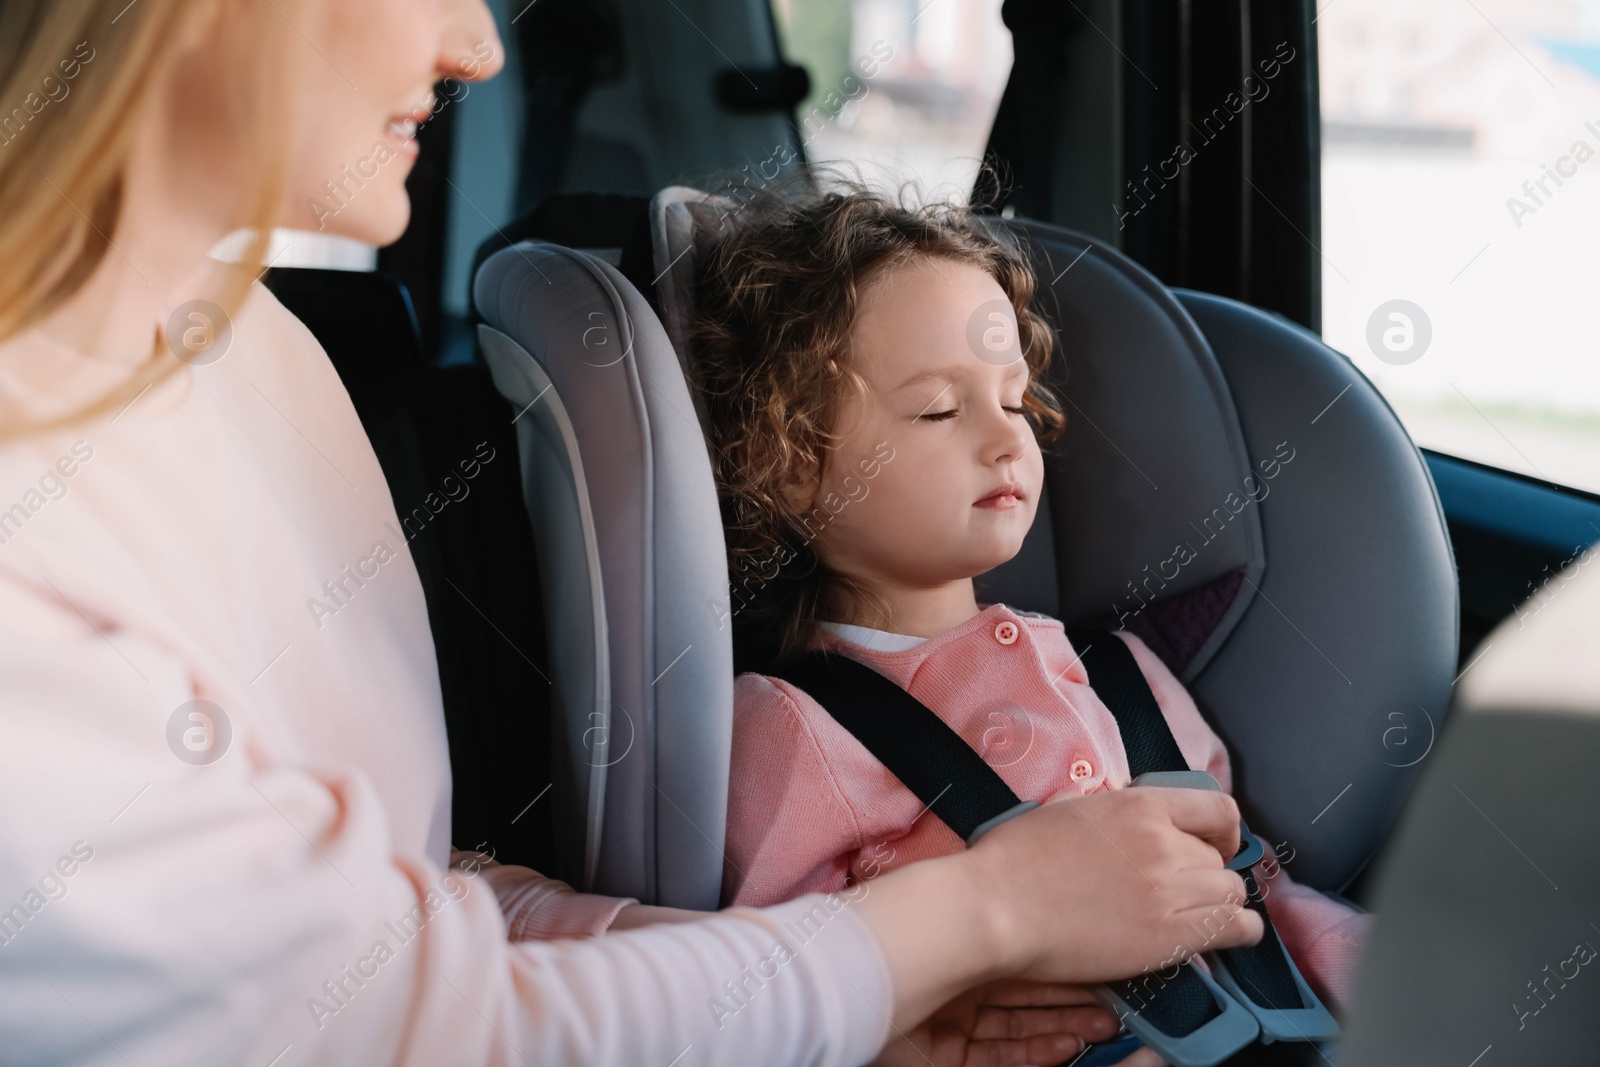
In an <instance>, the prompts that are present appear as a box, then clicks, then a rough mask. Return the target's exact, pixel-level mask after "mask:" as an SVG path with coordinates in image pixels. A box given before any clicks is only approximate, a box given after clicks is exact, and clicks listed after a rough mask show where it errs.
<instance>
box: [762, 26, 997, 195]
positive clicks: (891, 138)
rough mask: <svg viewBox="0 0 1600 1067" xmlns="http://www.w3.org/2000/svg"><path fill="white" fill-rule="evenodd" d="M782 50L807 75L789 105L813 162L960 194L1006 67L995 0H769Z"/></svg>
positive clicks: (968, 182)
mask: <svg viewBox="0 0 1600 1067" xmlns="http://www.w3.org/2000/svg"><path fill="white" fill-rule="evenodd" d="M773 9H774V12H775V13H776V15H777V19H778V25H779V30H780V35H781V37H782V40H783V49H784V54H785V56H786V57H787V58H788V59H789V61H790V62H793V63H799V64H800V65H802V66H804V67H805V68H806V69H807V70H808V71H810V73H811V95H810V96H809V97H807V98H806V100H805V101H803V102H802V103H801V105H800V107H799V108H798V116H797V118H798V121H799V130H800V140H801V141H802V142H803V143H804V144H805V150H806V156H807V158H808V159H810V160H812V161H813V162H820V161H824V160H846V161H850V162H854V163H856V164H858V165H859V166H860V167H861V170H862V175H863V177H866V178H867V179H869V180H870V181H872V182H874V183H875V184H879V185H883V186H886V187H890V188H893V187H895V186H897V185H898V184H899V183H900V181H902V180H904V179H915V180H916V181H917V182H918V183H919V184H920V185H921V187H922V189H923V190H924V192H926V193H928V194H930V195H934V196H939V197H946V198H950V199H956V200H965V199H966V198H967V196H968V195H969V194H970V192H971V191H972V184H973V179H974V178H975V177H976V176H977V173H978V165H979V162H980V160H981V159H982V158H983V151H984V147H985V146H986V145H987V143H988V139H989V128H990V126H991V125H992V124H993V122H994V114H995V109H996V108H997V107H998V106H999V103H1000V94H1001V93H1002V92H1003V91H1004V90H1005V83H1006V78H1007V76H1008V75H1009V74H1010V71H1011V34H1010V31H1008V30H1007V29H1006V28H1005V26H1004V25H1003V24H1002V23H1001V21H1000V0H774V5H773Z"/></svg>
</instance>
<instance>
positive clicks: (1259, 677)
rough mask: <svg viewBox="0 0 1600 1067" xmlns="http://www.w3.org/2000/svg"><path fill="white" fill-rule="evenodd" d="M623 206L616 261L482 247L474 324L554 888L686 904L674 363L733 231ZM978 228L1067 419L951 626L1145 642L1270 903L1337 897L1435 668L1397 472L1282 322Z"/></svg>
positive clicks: (688, 372)
mask: <svg viewBox="0 0 1600 1067" xmlns="http://www.w3.org/2000/svg"><path fill="white" fill-rule="evenodd" d="M630 210H633V211H636V212H638V220H637V224H636V225H635V227H634V228H633V229H632V230H631V231H630V232H632V233H634V234H635V238H634V240H633V241H632V242H630V246H629V247H625V248H616V247H610V248H603V249H589V250H584V249H581V248H574V247H569V246H567V245H559V244H554V243H549V242H544V241H539V240H522V241H518V242H517V243H515V244H510V245H509V246H508V247H504V248H501V249H499V250H498V251H495V252H493V254H491V255H488V256H487V257H486V258H485V259H484V260H483V262H482V264H481V266H480V268H479V269H478V271H477V272H476V275H475V277H474V282H473V303H474V310H475V314H476V315H477V316H479V318H480V324H479V326H478V335H479V342H480V346H481V348H482V351H483V354H484V357H485V359H486V360H487V362H488V365H489V367H490V370H491V372H492V374H493V377H494V381H495V385H496V387H497V388H498V389H499V391H500V392H501V393H502V394H503V395H504V396H505V397H506V398H507V400H508V401H509V402H510V405H511V409H510V410H511V413H512V416H513V418H514V419H515V423H516V428H517V433H518V442H519V448H520V450H521V461H522V473H523V483H524V489H525V497H526V502H527V505H528V510H529V516H530V519H531V520H532V523H533V526H534V531H535V541H536V543H537V545H538V554H539V560H540V571H541V576H542V587H543V589H544V594H545V605H544V609H545V616H546V629H547V633H548V635H549V638H548V639H549V641H550V652H551V656H550V659H551V666H552V671H553V675H552V683H553V687H554V706H553V718H554V721H555V725H554V729H555V733H556V737H555V740H554V746H555V756H554V760H555V763H556V789H555V790H554V793H553V795H554V799H555V802H556V804H557V812H556V815H557V820H558V827H559V828H562V829H560V830H558V832H559V833H563V834H564V835H565V836H562V837H558V841H557V850H558V864H557V873H558V874H559V875H560V876H562V877H563V878H566V879H568V880H569V881H572V882H573V883H574V884H576V885H579V886H581V887H582V888H584V889H588V890H591V891H595V892H603V893H613V894H621V895H629V896H635V897H638V898H639V899H641V900H643V901H646V902H650V903H660V904H667V905H674V906H679V907H688V908H701V909H713V908H715V907H717V906H718V903H719V890H720V886H721V882H722V868H723V859H722V855H721V849H722V844H723V831H724V822H725V815H726V797H727V775H728V752H729V743H730V726H731V699H732V681H733V650H732V641H731V627H730V620H729V606H728V605H729V588H728V573H727V565H726V560H725V555H724V543H723V536H722V528H721V523H720V512H719V509H718V506H717V500H716V494H715V489H714V485H713V482H712V473H711V464H710V459H709V455H708V449H709V446H708V443H707V437H706V435H705V433H704V431H703V423H702V414H701V410H700V408H699V406H698V405H697V403H696V398H695V395H694V392H693V389H692V387H691V384H692V382H693V380H694V361H693V358H692V353H691V352H690V351H689V350H688V348H687V346H686V344H685V343H684V341H685V330H686V324H687V322H688V319H689V315H690V314H691V312H692V294H693V278H694V272H695V269H696V263H697V261H698V259H699V256H700V255H701V254H702V253H703V252H704V250H705V248H707V247H708V246H709V244H710V242H712V241H714V240H715V239H716V238H717V236H718V234H719V232H721V228H722V227H723V226H726V225H729V224H732V223H735V222H736V217H737V215H736V211H735V212H731V213H730V211H729V209H728V206H727V205H726V204H722V203H719V202H718V201H716V200H714V199H712V198H709V197H707V196H706V195H705V194H703V193H699V192H697V191H695V190H691V189H687V188H683V187H673V188H669V189H665V190H662V191H661V192H660V193H658V194H657V195H656V196H655V197H654V198H653V199H651V201H650V202H649V204H648V211H647V212H642V211H639V206H637V205H636V206H635V207H634V208H632V209H630ZM730 214H731V215H732V216H733V217H732V218H731V219H730V218H725V217H724V216H728V215H730ZM987 224H988V225H990V226H991V227H992V228H993V231H994V232H995V233H996V234H997V235H998V236H1001V237H1002V238H1003V239H1006V240H1010V241H1014V242H1016V243H1017V245H1018V246H1019V247H1020V248H1022V249H1023V250H1024V251H1025V252H1026V254H1027V255H1028V256H1029V258H1030V260H1031V261H1032V262H1033V264H1034V267H1035V271H1036V273H1037V275H1038V278H1039V292H1038V297H1037V302H1036V307H1037V308H1038V310H1039V311H1040V312H1041V313H1042V314H1043V315H1044V316H1045V317H1046V318H1047V319H1048V320H1049V321H1050V323H1051V324H1052V326H1053V327H1054V328H1055V330H1056V332H1057V335H1058V337H1059V341H1060V344H1059V352H1060V357H1059V358H1058V359H1057V360H1056V361H1055V366H1054V369H1053V375H1054V377H1053V383H1054V384H1055V385H1056V387H1057V390H1058V392H1059V394H1060V395H1061V396H1062V397H1063V398H1064V402H1065V405H1064V406H1065V409H1066V413H1067V416H1068V427H1067V430H1066V433H1065V434H1064V435H1063V436H1062V437H1061V438H1060V439H1059V440H1058V441H1057V442H1056V443H1055V444H1054V445H1053V446H1052V447H1051V448H1050V449H1049V450H1048V451H1047V453H1046V456H1045V470H1046V475H1045V489H1044V494H1043V497H1044V499H1043V500H1042V501H1041V506H1040V508H1039V512H1038V517H1037V519H1036V520H1035V523H1034V526H1033V528H1032V530H1031V531H1030V533H1029V534H1028V537H1027V539H1026V542H1025V544H1024V546H1023V548H1022V550H1021V551H1020V552H1019V553H1018V555H1017V556H1016V557H1015V558H1014V559H1012V560H1011V561H1009V562H1008V563H1006V564H1005V565H1003V566H1001V567H999V568H996V569H995V570H994V571H992V572H990V573H988V574H986V575H983V576H981V577H980V578H979V579H978V589H979V600H980V601H981V602H992V601H1003V602H1005V603H1007V604H1009V605H1011V606H1013V607H1016V608H1019V609H1021V610H1025V611H1041V612H1045V613H1048V614H1050V615H1053V616H1055V617H1057V618H1060V619H1062V620H1063V621H1064V622H1066V623H1067V624H1068V625H1069V626H1070V625H1083V624H1101V625H1111V626H1119V625H1120V626H1126V627H1127V628H1128V629H1130V630H1133V631H1135V632H1136V633H1138V634H1139V635H1140V636H1142V637H1143V638H1144V639H1145V640H1146V641H1147V642H1148V643H1149V644H1150V646H1151V648H1152V649H1154V650H1155V652H1156V653H1157V654H1158V655H1160V656H1161V657H1162V658H1163V660H1164V661H1165V662H1166V663H1167V664H1168V665H1169V666H1171V668H1172V669H1173V670H1174V671H1175V672H1176V673H1177V674H1178V676H1179V677H1180V678H1181V679H1182V680H1183V681H1184V682H1185V683H1186V684H1187V685H1188V686H1189V688H1190V690H1191V691H1192V692H1193V693H1194V695H1195V698H1196V700H1197V701H1198V703H1199V705H1200V707H1201V709H1202V711H1203V712H1204V713H1205V714H1206V715H1207V717H1208V719H1209V720H1210V722H1211V723H1212V724H1213V726H1214V727H1215V728H1216V729H1217V731H1218V733H1219V734H1220V735H1221V736H1222V737H1223V739H1224V741H1225V742H1226V743H1227V745H1228V748H1229V751H1230V753H1231V754H1232V757H1233V771H1234V791H1235V794H1236V795H1237V796H1238V797H1239V799H1240V802H1241V805H1242V807H1243V809H1244V811H1245V813H1246V815H1247V817H1248V819H1249V821H1250V824H1251V826H1252V827H1254V828H1255V829H1256V831H1257V832H1258V833H1259V834H1262V835H1263V836H1264V837H1266V838H1268V839H1270V842H1271V843H1272V844H1274V845H1276V846H1277V847H1278V849H1279V851H1280V854H1281V855H1282V857H1283V861H1284V863H1285V866H1286V867H1287V868H1288V869H1289V870H1290V871H1291V872H1292V873H1293V874H1294V876H1295V878H1296V879H1297V880H1298V881H1301V882H1303V883H1305V884H1308V885H1311V886H1314V887H1316V888H1319V889H1323V890H1326V891H1330V892H1336V891H1338V890H1340V889H1341V888H1343V887H1344V886H1346V885H1347V884H1348V883H1349V882H1350V881H1351V880H1352V879H1353V878H1354V877H1355V876H1356V874H1357V873H1358V872H1360V870H1361V869H1362V867H1363V865H1364V864H1365V863H1366V862H1367V860H1368V859H1369V858H1370V857H1371V856H1372V854H1373V852H1374V851H1375V849H1376V847H1377V846H1378V844H1379V843H1380V842H1381V841H1382V840H1383V838H1384V837H1385V835H1386V834H1387V832H1388V830H1389V828H1390V826H1391V824H1392V823H1393V822H1394V820H1395V818H1396V815H1397V813H1398V811H1399V809H1400V806H1401V804H1402V802H1403V800H1404V798H1405V796H1406V794H1407V792H1408V790H1409V788H1410V786H1411V784H1412V780H1413V777H1414V775H1415V774H1416V770H1415V765H1414V763H1413V761H1412V758H1413V756H1414V755H1417V754H1419V753H1420V751H1421V747H1422V745H1423V743H1424V742H1423V739H1422V738H1423V733H1424V731H1426V730H1428V729H1433V728H1437V726H1438V725H1439V723H1440V721H1441V718H1442V715H1443V711H1444V709H1445V707H1446V705H1447V702H1448V697H1449V693H1450V687H1451V679H1452V675H1453V674H1454V671H1455V666H1456V659H1457V618H1458V606H1457V593H1456V580H1455V572H1454V561H1453V558H1452V555H1451V548H1450V543H1449V539H1448V536H1447V533H1446V530H1445V524H1444V517H1443V514H1442V510H1441V508H1440V506H1439V502H1438V498H1437V495H1436V494H1435V492H1434V487H1433V483H1432V480H1431V478H1430V476H1429V474H1428V470H1427V468H1426V466H1425V464H1424V462H1423V460H1422V457H1421V455H1420V454H1419V453H1418V451H1417V449H1416V447H1415V445H1414V444H1413V443H1412V442H1411V440H1410V438H1409V437H1408V436H1407V435H1406V432H1405V430H1404V429H1403V428H1402V427H1401V425H1400V422H1399V420H1398V419H1397V418H1396V417H1395V415H1394V413H1393V411H1392V410H1391V409H1390V408H1389V406H1388V405H1387V404H1386V403H1385V402H1384V400H1383V398H1382V396H1381V395H1380V394H1379V393H1378V392H1377V390H1376V389H1375V388H1374V387H1373V386H1372V385H1371V383H1370V382H1368V381H1367V380H1366V378H1364V377H1363V376H1362V375H1361V373H1360V372H1359V371H1358V370H1357V369H1356V368H1355V367H1354V366H1353V365H1352V364H1351V363H1350V361H1349V360H1347V359H1346V358H1345V357H1343V356H1341V355H1340V354H1339V353H1337V352H1335V351H1333V350H1332V349H1330V348H1328V347H1327V346H1326V345H1324V344H1323V343H1322V342H1321V340H1320V339H1319V338H1317V337H1316V336H1315V335H1313V334H1311V333H1310V332H1308V331H1306V330H1304V329H1302V328H1301V327H1299V326H1297V325H1295V324H1293V323H1290V322H1288V321H1286V320H1283V319H1281V318H1278V317H1276V316H1273V315H1270V314H1267V313H1264V312H1261V311H1259V310H1256V309H1253V308H1251V307H1248V306H1246V305H1244V304H1240V303H1237V302H1235V301H1231V300H1225V299H1221V298H1218V297H1214V296H1208V295H1205V294H1202V293H1197V292H1186V291H1181V290H1171V289H1168V288H1167V287H1166V286H1164V285H1162V284H1161V283H1160V282H1158V281H1157V280H1156V279H1155V278H1154V277H1152V276H1151V275H1150V274H1149V273H1147V272H1146V271H1145V270H1144V269H1142V268H1141V267H1139V266H1138V265H1137V264H1136V263H1134V262H1132V261H1131V260H1129V259H1128V258H1127V257H1125V256H1123V255H1122V254H1120V253H1119V252H1117V251H1116V250H1115V249H1113V248H1111V247H1109V246H1107V245H1106V244H1104V243H1102V242H1100V241H1099V240H1098V239H1092V238H1089V237H1086V236H1084V235H1081V234H1077V233H1073V232H1071V231H1068V230H1065V229H1061V228H1059V227H1055V226H1051V225H1046V224H1043V223H1039V222H1033V221H1029V220H1024V219H1012V220H1001V219H998V218H991V219H989V220H988V222H987ZM610 229H611V231H612V232H616V226H615V225H612V226H611V227H610ZM569 230H570V228H569ZM502 243H503V242H502ZM624 263H631V269H630V270H629V271H628V274H629V275H631V276H632V279H633V280H632V281H630V279H629V277H628V276H625V274H624V272H623V271H621V270H619V269H618V267H617V265H618V264H624ZM652 272H653V273H652ZM652 291H653V292H652ZM647 294H650V295H653V301H652V299H650V298H648V296H647ZM657 309H659V314H658V313H657ZM1424 722H1426V723H1427V724H1428V725H1427V726H1424V725H1423V723H1424ZM1397 731H1398V732H1397Z"/></svg>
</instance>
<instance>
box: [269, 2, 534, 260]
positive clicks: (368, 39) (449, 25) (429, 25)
mask: <svg viewBox="0 0 1600 1067" xmlns="http://www.w3.org/2000/svg"><path fill="white" fill-rule="evenodd" d="M285 10H286V11H289V10H293V11H294V15H293V16H291V17H294V18H295V25H293V27H292V28H291V27H284V29H285V30H286V31H287V32H289V33H290V34H291V37H290V47H291V48H292V49H296V50H297V51H296V53H295V67H296V69H297V70H298V71H299V72H300V77H299V78H298V79H297V84H296V95H295V99H294V101H293V107H294V111H295V115H294V119H295V121H294V145H293V148H292V151H291V158H290V168H289V174H288V186H287V189H286V194H285V199H284V206H283V211H282V218H281V222H280V224H281V225H283V226H286V227H289V228H292V229H297V230H320V231H321V232H323V233H335V234H341V235H343V236H346V237H354V238H356V239H358V240H361V241H366V242H368V243H371V244H376V245H386V244H389V243H390V242H392V241H394V240H395V239H397V238H398V237H399V236H400V234H401V233H402V232H404V230H405V228H406V224H407V222H408V221H409V220H410V217H411V202H410V199H409V198H408V197H407V195H406V189H405V181H406V176H407V174H409V173H410V171H411V167H412V164H413V163H414V162H415V160H416V155H417V145H416V139H415V137H414V136H413V133H414V130H413V129H411V128H410V127H409V125H408V124H409V123H411V122H420V121H422V120H425V119H427V118H428V117H430V115H431V114H436V113H438V112H439V111H440V110H442V109H444V108H446V107H454V106H456V103H457V102H458V101H459V100H460V99H461V98H462V97H463V96H464V95H465V94H466V93H467V92H468V91H469V88H470V87H469V86H468V85H467V84H466V83H467V82H472V81H482V80H483V79H485V78H489V77H491V76H493V75H494V74H495V73H496V72H497V71H499V69H500V68H501V67H502V66H503V65H504V49H503V48H502V46H501V43H500V37H499V34H498V32H497V31H496V29H495V25H494V19H493V17H492V16H491V15H490V14H489V9H488V8H487V7H485V6H484V3H483V0H309V2H305V3H301V4H299V5H298V6H297V7H294V6H286V7H285ZM442 79H447V80H444V82H443V84H442V85H441V86H440V87H439V89H438V90H437V95H435V90H434V85H435V83H436V82H440V81H441V80H442Z"/></svg>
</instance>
